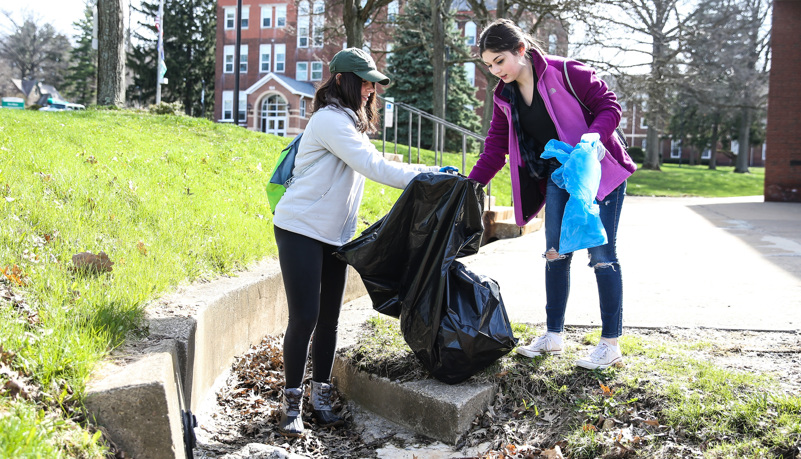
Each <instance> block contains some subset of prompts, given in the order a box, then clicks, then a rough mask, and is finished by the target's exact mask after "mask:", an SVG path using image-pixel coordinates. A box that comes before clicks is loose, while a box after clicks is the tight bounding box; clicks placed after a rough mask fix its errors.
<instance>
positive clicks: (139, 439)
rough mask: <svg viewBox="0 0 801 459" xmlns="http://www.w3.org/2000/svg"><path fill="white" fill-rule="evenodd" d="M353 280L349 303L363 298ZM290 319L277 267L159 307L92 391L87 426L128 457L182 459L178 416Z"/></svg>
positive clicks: (104, 368) (273, 263)
mask: <svg viewBox="0 0 801 459" xmlns="http://www.w3.org/2000/svg"><path fill="white" fill-rule="evenodd" d="M349 276H350V277H349V280H348V289H347V291H346V292H345V301H351V300H353V299H355V298H359V297H361V296H364V295H366V294H367V292H366V290H365V289H364V284H363V283H362V281H361V279H360V278H359V276H358V274H357V273H356V271H355V270H353V269H351V270H350V273H349ZM287 317H288V316H287V307H286V295H285V293H284V287H283V280H282V278H281V271H280V269H279V266H278V262H277V260H267V261H264V262H262V263H259V264H258V265H257V266H255V267H254V268H253V269H251V270H250V271H247V272H242V273H239V274H238V275H237V276H236V277H228V278H221V279H218V280H215V281H213V282H209V283H206V284H198V285H192V286H190V287H187V288H183V289H180V290H179V291H177V292H175V293H172V294H169V295H167V296H164V297H162V298H160V299H159V300H157V301H154V302H153V303H152V304H151V305H150V306H148V308H147V309H146V321H147V324H148V327H149V331H150V333H149V335H148V336H147V337H146V338H144V339H141V340H131V341H130V342H128V343H126V344H125V345H124V346H122V347H121V348H119V349H116V350H115V351H114V352H113V353H112V355H111V356H110V358H109V359H107V361H106V362H104V363H103V364H102V365H100V366H99V367H98V368H97V369H96V370H95V372H94V373H93V375H92V378H91V380H90V381H89V383H88V384H87V397H86V408H87V410H88V412H89V416H90V420H92V422H94V423H95V424H97V425H99V426H102V427H103V428H105V430H106V431H107V432H108V434H109V435H110V437H111V439H112V440H113V441H114V442H115V443H116V444H117V445H118V446H119V447H120V448H121V449H122V450H123V451H125V452H126V453H127V454H128V455H130V456H133V457H145V458H179V459H183V458H185V457H186V454H185V448H184V436H183V418H182V413H181V412H182V411H190V410H191V411H195V412H197V411H198V408H199V405H200V403H201V402H202V401H203V400H204V398H205V396H206V393H207V391H208V390H209V389H210V388H211V387H212V386H213V385H214V382H215V379H216V378H217V377H218V376H219V375H220V374H222V373H223V372H224V371H225V370H226V369H227V368H228V367H229V366H230V365H231V363H232V362H233V359H234V358H235V357H236V356H237V355H240V354H243V353H244V352H246V351H247V350H248V349H249V348H250V347H251V346H253V345H255V344H258V343H259V342H261V340H262V339H263V338H264V336H267V335H276V334H280V333H283V332H284V330H285V329H286V323H287Z"/></svg>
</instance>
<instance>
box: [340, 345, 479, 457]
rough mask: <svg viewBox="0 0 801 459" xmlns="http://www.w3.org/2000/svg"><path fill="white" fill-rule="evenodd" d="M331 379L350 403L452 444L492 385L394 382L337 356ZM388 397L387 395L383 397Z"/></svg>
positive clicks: (464, 430)
mask: <svg viewBox="0 0 801 459" xmlns="http://www.w3.org/2000/svg"><path fill="white" fill-rule="evenodd" d="M333 376H334V377H335V378H337V380H336V382H337V388H338V389H339V390H340V391H342V392H343V393H344V394H345V395H346V396H347V397H348V398H349V399H350V400H353V401H355V402H356V403H358V404H359V405H360V406H362V407H364V408H366V409H368V410H370V411H372V412H374V413H377V414H380V415H381V416H382V417H384V418H386V419H389V420H390V421H393V422H395V423H397V424H400V425H402V426H404V427H407V428H409V429H411V430H412V431H414V432H416V433H419V434H421V435H425V436H427V437H430V438H433V439H435V440H440V441H443V442H446V443H450V444H455V443H456V441H457V440H458V439H459V437H460V436H461V435H462V434H463V433H464V432H466V431H467V429H468V428H469V427H470V423H472V422H473V419H475V418H476V416H478V415H479V414H481V413H483V412H484V410H486V409H487V407H488V406H489V404H490V402H491V401H492V397H493V394H495V387H494V386H493V385H492V384H476V383H466V382H463V383H461V384H458V385H453V386H451V385H448V384H445V383H442V382H439V381H436V380H433V379H424V380H422V381H409V382H404V383H396V382H393V381H390V380H389V379H387V378H379V377H376V376H375V375H371V374H368V373H364V372H361V371H358V370H356V369H354V368H353V367H351V366H349V365H348V364H347V363H346V361H345V359H344V358H342V357H341V356H337V357H336V360H335V361H334V372H333ZM387 394H391V396H387Z"/></svg>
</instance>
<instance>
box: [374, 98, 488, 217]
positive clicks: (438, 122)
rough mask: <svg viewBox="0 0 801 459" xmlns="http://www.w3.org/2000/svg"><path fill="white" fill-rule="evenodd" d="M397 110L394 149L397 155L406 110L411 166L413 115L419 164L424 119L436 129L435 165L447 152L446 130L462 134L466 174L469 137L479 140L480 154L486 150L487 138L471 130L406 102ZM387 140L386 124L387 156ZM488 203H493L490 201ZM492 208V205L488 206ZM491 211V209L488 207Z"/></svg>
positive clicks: (464, 170) (383, 146) (463, 162)
mask: <svg viewBox="0 0 801 459" xmlns="http://www.w3.org/2000/svg"><path fill="white" fill-rule="evenodd" d="M377 97H378V98H379V99H380V100H381V101H383V102H386V99H385V98H384V97H382V96H377ZM393 104H394V105H395V107H397V109H396V110H393V117H394V118H393V127H394V131H395V135H394V142H393V143H394V148H395V150H394V151H395V154H397V152H398V121H399V120H398V118H399V113H400V110H399V109H404V110H406V111H407V112H408V113H409V141H408V143H407V146H408V147H409V164H411V163H412V117H413V115H417V162H418V163H419V162H420V134H421V132H422V130H421V126H420V125H421V121H422V119H423V118H425V119H427V120H430V121H432V122H434V125H435V129H434V148H433V150H434V163H435V165H439V166H440V167H441V166H442V155H443V153H444V152H445V130H446V129H450V130H452V131H456V132H458V133H460V134H462V169H461V170H462V172H466V169H467V137H472V138H474V139H476V140H478V141H479V142H480V143H479V145H480V146H479V154H481V152H482V150H483V149H484V140H485V139H486V136H483V135H481V134H478V133H476V132H473V131H471V130H469V129H465V128H463V127H462V126H459V125H457V124H453V123H451V122H450V121H448V120H445V119H442V118H440V117H438V116H434V115H432V114H430V113H428V112H425V111H423V110H421V109H419V108H417V107H414V106H412V105H409V104H406V103H404V102H393ZM383 107H384V108H383V110H384V116H386V103H384V105H383ZM386 139H387V128H386V124H384V127H383V129H382V136H381V151H382V153H384V154H386ZM437 153H439V164H437V159H436V157H437ZM486 188H487V196H488V197H491V196H492V182H491V181H490V183H488V184H487V187H486ZM488 202H491V200H489V201H488ZM488 206H491V204H488ZM488 210H489V207H488Z"/></svg>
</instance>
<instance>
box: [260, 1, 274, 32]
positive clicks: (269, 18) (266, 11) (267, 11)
mask: <svg viewBox="0 0 801 459" xmlns="http://www.w3.org/2000/svg"><path fill="white" fill-rule="evenodd" d="M265 22H266V24H265ZM272 27H273V6H272V5H266V6H265V5H262V7H261V28H262V29H272Z"/></svg>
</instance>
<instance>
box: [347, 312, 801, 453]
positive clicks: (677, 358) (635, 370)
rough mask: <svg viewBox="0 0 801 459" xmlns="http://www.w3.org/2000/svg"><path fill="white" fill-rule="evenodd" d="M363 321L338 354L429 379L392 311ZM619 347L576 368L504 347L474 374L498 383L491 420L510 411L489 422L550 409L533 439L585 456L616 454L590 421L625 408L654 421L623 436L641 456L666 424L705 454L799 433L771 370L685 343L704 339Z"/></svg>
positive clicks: (781, 441) (522, 332) (588, 339)
mask: <svg viewBox="0 0 801 459" xmlns="http://www.w3.org/2000/svg"><path fill="white" fill-rule="evenodd" d="M367 327H368V328H367V329H366V330H365V333H364V334H363V335H362V338H361V339H360V341H359V342H358V344H357V345H356V346H354V347H353V348H349V349H348V350H347V351H346V353H345V356H346V358H349V359H350V360H351V362H352V363H354V364H355V365H356V366H358V367H359V368H360V369H361V370H363V371H367V372H370V373H372V374H377V375H380V376H384V377H388V378H390V379H393V380H394V379H400V380H406V378H405V377H404V375H406V374H410V373H411V374H415V375H416V376H415V379H419V378H422V377H429V378H430V376H429V375H428V374H427V373H426V372H425V371H424V370H422V368H421V364H420V363H419V362H418V361H416V360H415V359H414V358H413V354H412V353H411V350H410V349H409V347H408V346H407V345H406V344H405V342H403V340H402V335H401V332H400V327H399V325H398V321H397V320H394V319H389V318H385V317H380V318H376V319H373V320H371V321H370V322H368V324H367ZM512 329H513V331H514V334H515V336H516V337H518V338H519V339H520V343H525V342H528V341H529V340H530V338H531V337H533V336H536V335H537V330H536V329H535V328H533V327H529V326H527V325H525V324H519V323H513V324H512ZM540 332H541V331H540ZM580 338H581V340H582V341H583V344H589V343H597V342H598V339H599V338H600V331H595V332H592V333H587V334H583V335H580ZM620 346H621V350H622V351H623V354H624V355H626V365H625V367H623V368H610V369H608V370H604V371H600V370H595V371H584V370H577V369H576V368H575V366H574V365H573V362H574V361H575V358H576V357H578V356H579V354H578V352H577V350H578V349H577V348H576V347H575V346H567V347H566V349H565V355H562V356H559V357H553V358H548V357H540V358H535V359H527V358H520V357H517V356H515V354H514V353H511V354H508V355H506V356H504V357H502V358H501V359H500V360H498V361H497V362H496V363H495V364H493V365H492V366H490V367H489V368H488V369H487V370H484V371H483V372H481V373H479V374H478V375H476V376H475V378H476V379H478V380H485V381H491V382H494V383H495V384H497V385H498V387H499V392H500V394H502V396H501V395H500V394H499V396H498V398H497V400H498V402H497V403H496V404H495V408H494V409H495V411H496V415H498V417H497V418H496V422H498V421H497V420H498V419H500V420H501V421H500V422H503V420H508V419H509V418H510V417H509V416H508V415H503V414H500V415H499V413H497V412H498V410H499V409H504V408H503V407H504V405H505V406H506V407H509V406H512V408H513V409H514V412H515V413H517V414H515V415H512V416H511V419H514V420H515V421H514V423H513V424H510V425H500V426H499V425H492V426H491V429H493V430H495V431H500V430H504V429H516V430H521V429H522V430H523V431H531V430H532V429H536V428H537V427H536V426H537V425H541V424H538V422H539V420H540V418H541V417H542V416H543V414H544V413H551V418H554V415H553V413H558V414H559V416H558V418H559V419H560V420H561V421H562V422H560V423H559V424H554V425H552V426H551V427H550V428H548V429H547V431H546V432H547V435H546V432H542V431H541V434H540V435H537V436H536V439H537V440H536V441H537V442H539V443H538V445H537V446H543V445H544V446H545V447H550V443H549V442H548V441H552V442H557V441H562V440H564V441H565V445H564V446H563V448H565V447H567V452H568V453H569V457H574V458H588V459H589V458H595V457H619V456H615V455H614V453H613V449H614V444H615V443H614V442H615V441H624V442H626V440H620V439H619V438H615V435H617V434H616V433H614V432H616V431H614V430H606V429H602V428H601V427H600V426H599V425H598V424H599V420H600V422H601V423H602V422H603V420H607V419H617V420H618V421H616V422H617V423H618V425H620V423H623V425H624V427H625V425H626V421H625V420H626V419H627V418H630V417H631V416H632V414H634V415H636V416H638V417H641V418H643V419H644V420H647V421H650V422H653V423H654V424H653V428H649V427H648V426H647V425H640V427H641V430H640V432H641V433H640V434H639V435H643V433H642V432H647V431H648V429H650V431H651V432H652V433H656V434H657V435H646V436H643V437H641V438H640V440H638V441H634V442H631V443H628V444H627V447H630V448H632V449H633V451H634V450H636V453H637V455H638V456H641V457H656V455H660V456H661V454H662V453H660V449H661V446H662V444H661V442H662V441H663V440H661V438H662V436H663V435H659V433H660V432H666V431H667V429H672V430H673V431H675V432H682V433H683V434H682V435H684V437H685V440H684V441H683V443H684V444H687V445H694V446H695V448H696V449H700V450H705V451H704V454H705V457H709V458H718V457H720V458H723V457H725V458H733V457H738V458H739V457H774V456H775V455H776V454H777V453H776V452H777V451H790V450H791V449H792V448H794V447H795V446H797V445H798V444H799V442H801V397H799V396H798V395H789V394H787V393H783V392H781V391H780V390H778V389H777V387H778V384H777V382H776V381H775V380H773V379H772V377H769V376H765V375H760V374H756V373H750V372H749V373H745V372H739V371H732V370H727V369H724V368H721V367H718V366H716V365H714V364H713V363H710V362H709V361H706V360H701V359H699V358H697V357H696V356H695V352H697V351H698V350H699V349H705V348H707V347H709V346H710V343H705V342H703V341H695V342H681V341H675V340H674V341H670V342H667V341H664V340H662V339H659V338H645V337H642V336H635V335H626V336H623V337H622V338H621V341H620ZM599 387H600V388H599ZM507 409H508V408H507ZM620 420H623V421H620ZM527 423H531V424H532V425H528V424H527ZM487 425H488V424H484V426H485V427H486V426H487ZM658 426H660V427H658ZM642 427H645V428H646V430H645V431H643V430H642ZM543 437H547V438H548V439H545V438H543ZM628 441H631V439H629V440H628ZM607 455H608V456H607ZM626 457H629V456H626ZM669 457H674V456H669ZM676 457H677V456H676Z"/></svg>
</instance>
